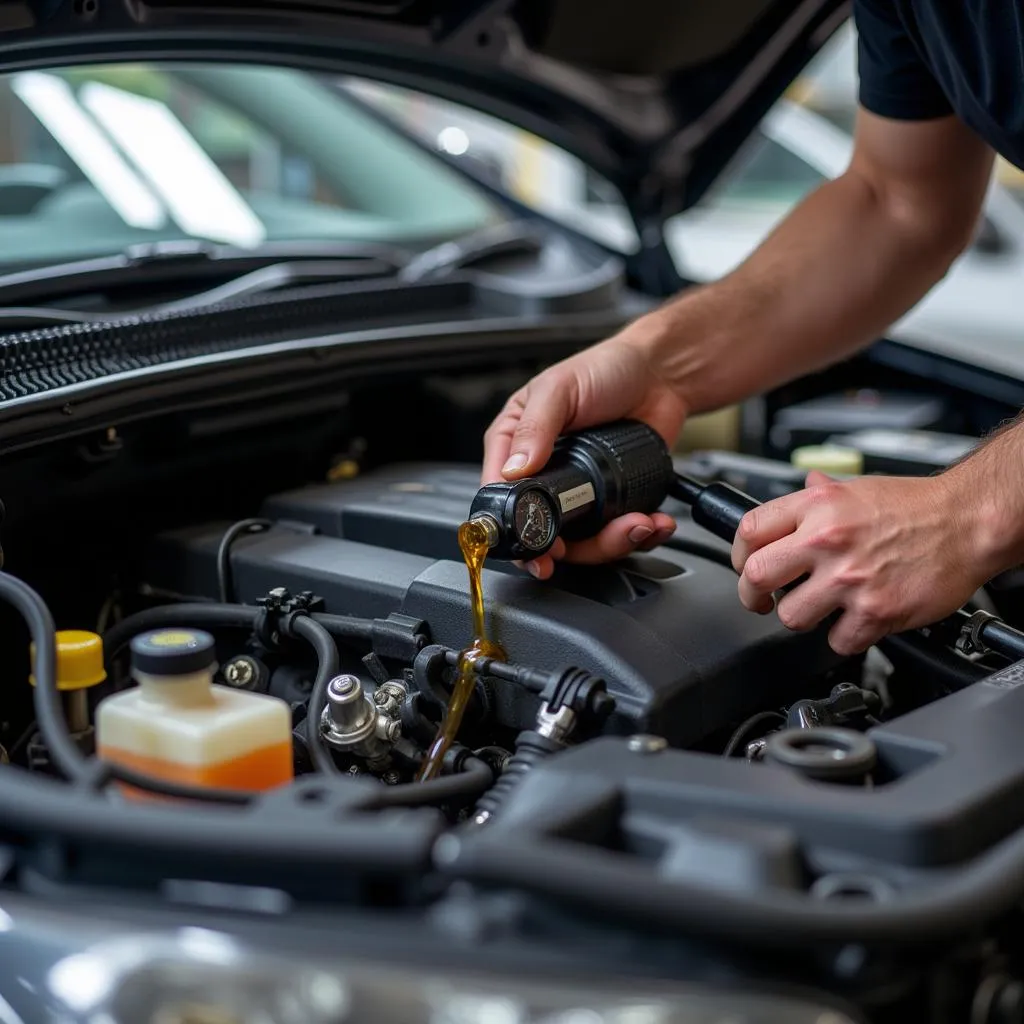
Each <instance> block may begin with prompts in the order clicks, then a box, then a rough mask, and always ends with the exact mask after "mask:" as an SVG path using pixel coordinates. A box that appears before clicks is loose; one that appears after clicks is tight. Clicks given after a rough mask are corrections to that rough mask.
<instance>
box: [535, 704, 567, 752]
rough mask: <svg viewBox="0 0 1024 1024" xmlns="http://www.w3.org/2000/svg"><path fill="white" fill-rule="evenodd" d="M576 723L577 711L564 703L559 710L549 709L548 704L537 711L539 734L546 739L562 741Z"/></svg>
mask: <svg viewBox="0 0 1024 1024" xmlns="http://www.w3.org/2000/svg"><path fill="white" fill-rule="evenodd" d="M575 725H576V713H575V712H574V711H573V710H572V708H570V707H566V705H564V704H563V705H562V706H561V707H560V708H559V709H558V710H557V711H551V710H549V706H548V705H547V704H545V705H544V707H542V708H541V709H540V711H539V712H538V713H537V734H538V735H539V736H543V737H544V738H545V739H546V740H554V741H555V742H556V743H561V742H562V741H563V740H564V739H565V738H566V737H567V736H568V735H569V733H571V732H572V730H573V728H574V726H575Z"/></svg>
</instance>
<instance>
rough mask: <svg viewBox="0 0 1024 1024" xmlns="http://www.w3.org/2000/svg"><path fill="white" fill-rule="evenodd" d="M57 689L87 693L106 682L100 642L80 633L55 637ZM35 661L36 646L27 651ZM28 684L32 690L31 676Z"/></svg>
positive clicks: (68, 632)
mask: <svg viewBox="0 0 1024 1024" xmlns="http://www.w3.org/2000/svg"><path fill="white" fill-rule="evenodd" d="M56 639H57V689H58V690H65V691H67V690H87V689H89V687H90V686H96V685H97V684H98V683H102V682H103V680H104V679H106V678H107V671H106V669H105V668H104V667H103V638H102V637H100V636H99V635H98V634H96V633H90V632H88V630H84V629H65V630H60V631H59V632H58V633H57V637H56ZM30 650H31V652H32V659H33V661H34V660H35V656H36V645H35V644H32V645H31V647H30ZM28 681H29V682H30V683H31V684H32V685H33V686H35V685H36V680H35V676H29V677H28Z"/></svg>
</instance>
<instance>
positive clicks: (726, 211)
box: [669, 101, 1024, 372]
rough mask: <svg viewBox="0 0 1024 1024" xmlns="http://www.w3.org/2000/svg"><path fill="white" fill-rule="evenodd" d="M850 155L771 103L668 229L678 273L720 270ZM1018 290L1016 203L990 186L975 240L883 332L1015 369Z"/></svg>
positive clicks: (1020, 318)
mask: <svg viewBox="0 0 1024 1024" xmlns="http://www.w3.org/2000/svg"><path fill="white" fill-rule="evenodd" d="M852 149H853V140H852V138H851V137H850V136H849V135H848V134H847V133H846V132H845V131H843V130H842V129H840V128H838V127H836V126H835V125H834V124H832V123H831V122H830V121H828V120H827V119H826V118H824V117H822V116H821V115H819V114H817V113H815V112H814V111H812V110H809V109H807V108H806V107H803V106H799V105H797V104H795V103H792V102H789V101H782V102H780V103H778V104H777V105H776V106H775V107H774V108H773V109H772V111H771V112H770V113H769V115H768V116H767V117H766V118H765V119H764V120H763V122H762V123H761V126H760V130H759V131H758V133H757V134H756V138H755V139H754V141H753V143H752V148H750V149H748V150H747V151H746V152H745V153H744V154H742V155H741V157H740V158H739V159H738V161H737V163H736V166H735V168H734V170H733V172H732V174H730V175H729V176H728V178H727V180H726V181H724V182H723V184H722V186H720V187H719V188H718V189H717V190H716V192H715V193H714V194H713V195H709V196H708V197H706V199H705V200H704V202H702V203H701V204H699V205H698V206H697V207H695V208H693V209H691V210H689V211H687V212H686V213H684V214H682V215H681V216H679V217H676V218H675V219H674V220H673V221H672V222H671V223H670V225H669V244H670V248H671V250H672V253H673V255H674V256H675V258H676V262H677V265H678V266H679V268H680V270H681V272H682V273H683V274H685V275H686V276H687V277H689V278H691V279H694V280H697V281H709V280H714V279H715V278H718V277H721V276H722V275H723V274H726V273H728V272H729V271H730V270H732V269H733V268H734V267H735V266H737V264H739V263H740V262H742V260H743V259H745V258H746V257H747V256H748V255H749V254H750V252H751V251H752V250H753V249H754V248H756V246H757V245H758V244H759V243H760V242H761V241H762V240H763V239H764V238H765V237H766V236H767V235H768V233H769V232H770V231H771V230H772V228H774V227H775V225H776V224H777V223H778V222H779V221H780V220H781V219H782V218H783V217H785V216H786V214H787V213H788V212H789V211H790V209H792V207H793V206H794V205H795V204H796V203H797V202H798V201H799V200H800V199H801V198H802V197H803V195H805V194H806V193H807V192H809V191H810V190H811V189H812V188H814V187H816V186H817V185H818V184H820V183H821V182H823V181H825V180H826V179H828V178H833V177H836V176H837V175H839V174H841V173H842V172H843V171H844V170H845V168H846V166H847V165H848V163H849V160H850V155H851V152H852ZM853 255H854V257H855V256H856V254H853ZM1022 289H1024V206H1022V205H1021V204H1020V202H1019V200H1017V199H1015V198H1014V197H1013V195H1012V194H1011V193H1010V192H1009V191H1008V190H1007V189H1006V187H1005V186H1003V185H1001V184H999V183H998V182H996V181H993V183H992V184H991V185H990V187H989V191H988V195H987V196H986V200H985V210H984V217H983V220H982V222H981V223H980V225H979V229H978V232H977V234H976V236H975V240H974V243H973V244H972V245H971V246H970V248H968V249H967V251H966V252H965V253H964V254H963V255H962V256H961V257H960V259H959V260H958V261H957V262H956V264H955V265H954V266H953V267H952V269H951V270H950V272H949V274H947V276H946V277H945V279H944V280H942V281H941V282H940V283H939V284H938V285H937V286H936V287H935V288H934V289H932V291H931V293H930V294H929V295H928V296H926V298H925V299H923V300H922V301H921V302H920V303H919V304H918V305H917V307H916V308H914V309H913V310H911V311H910V313H908V314H907V315H906V316H905V317H904V318H903V319H902V320H900V321H899V322H898V323H897V324H896V325H894V326H893V329H892V331H891V332H890V333H891V335H892V336H893V337H894V338H896V339H898V340H900V341H903V342H909V343H912V344H914V345H915V346H920V347H925V348H928V349H929V350H931V351H939V352H946V353H948V354H950V355H959V356H963V355H965V354H970V356H971V357H972V360H973V361H974V362H976V363H984V364H985V365H988V366H989V367H991V368H993V369H1009V370H1010V371H1013V372H1019V371H1020V369H1021V368H1022V367H1024V312H1022V308H1024V307H1022V302H1021V292H1022Z"/></svg>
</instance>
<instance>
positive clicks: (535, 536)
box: [513, 490, 557, 551]
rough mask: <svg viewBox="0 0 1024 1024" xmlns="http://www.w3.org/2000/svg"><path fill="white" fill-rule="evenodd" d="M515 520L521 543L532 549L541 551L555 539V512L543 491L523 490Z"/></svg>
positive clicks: (517, 534) (518, 499)
mask: <svg viewBox="0 0 1024 1024" xmlns="http://www.w3.org/2000/svg"><path fill="white" fill-rule="evenodd" d="M513 522H514V523H515V529H516V536H517V537H518V538H519V543H520V544H522V546H523V547H524V548H529V549H530V550H531V551H541V550H543V549H544V548H547V547H549V546H550V544H551V543H552V542H553V541H554V539H555V530H556V528H557V527H556V524H555V513H554V510H553V509H552V507H551V499H550V498H549V497H548V495H546V494H545V493H544V492H543V491H536V490H532V491H523V493H522V494H520V495H519V497H518V498H517V499H516V505H515V513H514V515H513Z"/></svg>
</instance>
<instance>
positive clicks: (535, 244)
mask: <svg viewBox="0 0 1024 1024" xmlns="http://www.w3.org/2000/svg"><path fill="white" fill-rule="evenodd" d="M543 248H544V236H543V234H542V233H541V232H540V231H539V230H538V229H536V228H534V227H532V226H531V225H530V224H528V223H527V222H525V221H520V220H513V221H503V222H501V223H499V224H495V225H493V226H492V227H487V228H484V229H483V230H481V231H475V232H473V234H470V235H465V236H464V237H462V238H456V239H453V240H452V241H450V242H442V243H441V244H440V245H435V246H434V247H433V248H432V249H427V250H426V252H422V253H420V254H419V255H418V256H414V257H413V258H412V259H411V260H410V261H409V262H408V263H406V265H405V266H404V267H403V268H402V270H401V271H400V272H399V275H398V276H399V279H400V280H402V281H423V280H425V279H427V278H431V277H445V276H446V275H448V274H450V273H453V272H454V271H456V270H461V269H463V268H465V267H469V266H472V264H474V263H479V262H480V261H481V260H485V259H492V258H493V257H495V256H520V255H522V256H536V255H537V254H538V253H539V252H540V251H541V250H542V249H543Z"/></svg>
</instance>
